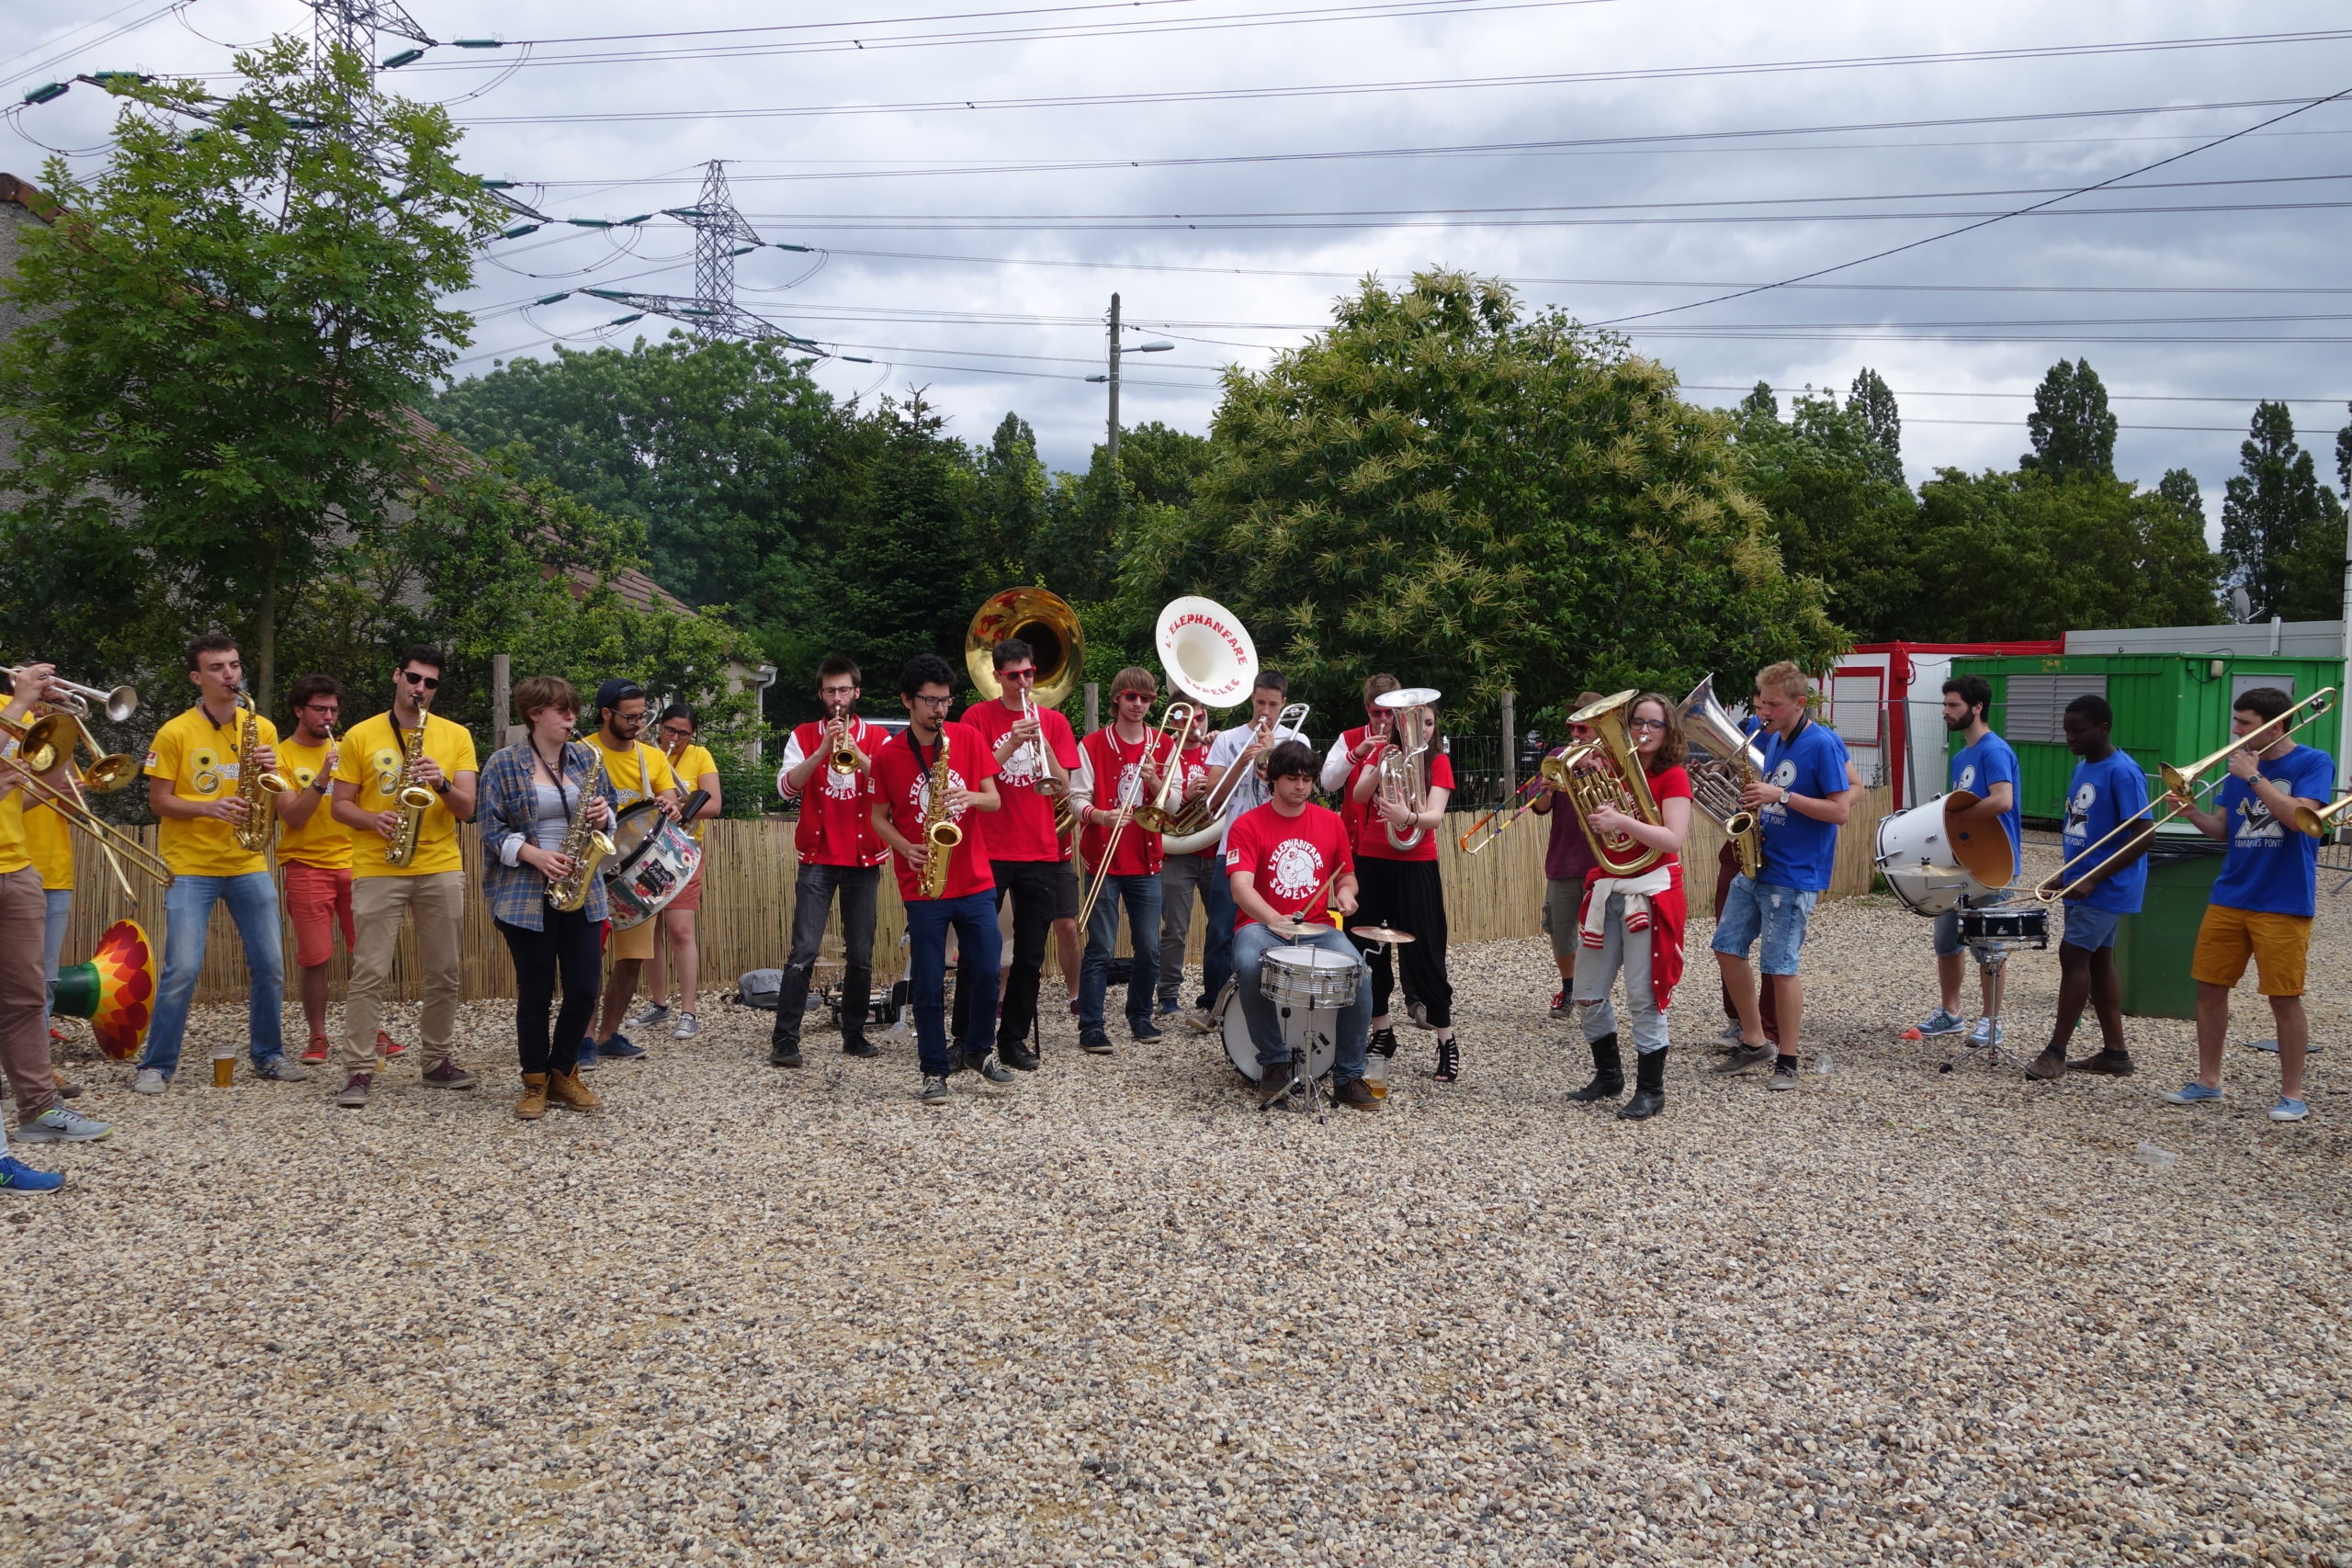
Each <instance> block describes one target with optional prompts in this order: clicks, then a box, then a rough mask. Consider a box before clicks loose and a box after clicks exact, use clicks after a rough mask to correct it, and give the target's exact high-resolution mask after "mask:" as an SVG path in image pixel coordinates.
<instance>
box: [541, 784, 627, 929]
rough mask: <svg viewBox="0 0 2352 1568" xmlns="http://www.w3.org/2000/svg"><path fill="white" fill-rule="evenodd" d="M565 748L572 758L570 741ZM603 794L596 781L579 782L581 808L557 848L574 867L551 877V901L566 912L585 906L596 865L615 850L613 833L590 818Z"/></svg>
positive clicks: (549, 880) (573, 816)
mask: <svg viewBox="0 0 2352 1568" xmlns="http://www.w3.org/2000/svg"><path fill="white" fill-rule="evenodd" d="M563 750H564V757H565V759H566V760H567V761H569V760H570V758H571V747H570V746H568V745H567V746H566V747H565V748H564V749H563ZM604 798H605V797H604V795H602V794H601V793H600V792H599V791H598V790H597V788H596V786H595V785H594V784H590V783H583V784H582V785H581V786H580V806H579V809H577V810H576V811H574V812H573V813H572V814H571V827H570V828H568V829H565V830H564V835H563V848H561V849H560V850H558V851H557V852H556V853H558V854H560V855H561V856H562V857H563V858H564V859H566V860H568V861H570V862H571V870H570V871H568V872H566V873H564V874H563V875H562V876H560V877H554V876H550V877H548V903H549V904H552V905H553V906H555V907H556V908H559V909H560V910H562V911H564V912H565V913H566V914H570V913H571V912H572V911H574V910H576V909H580V908H585V907H586V905H587V903H588V889H589V888H591V887H593V886H595V875H596V867H597V866H598V865H599V864H600V863H603V862H604V861H605V860H607V859H609V858H611V856H612V853H613V840H612V837H611V835H609V834H607V833H606V832H605V830H604V829H602V828H596V827H592V826H591V825H590V824H589V821H588V807H589V806H590V804H591V803H592V802H594V801H599V800H602V799H604Z"/></svg>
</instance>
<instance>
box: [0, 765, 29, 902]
mask: <svg viewBox="0 0 2352 1568" xmlns="http://www.w3.org/2000/svg"><path fill="white" fill-rule="evenodd" d="M15 751H16V743H15V742H14V741H10V742H9V743H8V746H7V747H6V751H5V752H0V754H5V755H14V754H15ZM9 782H11V783H14V782H15V778H14V775H13V774H12V775H10V781H9ZM24 799H25V792H24V791H22V790H14V791H11V792H10V793H9V795H8V797H7V798H6V800H0V876H6V875H7V874H9V873H10V872H12V871H23V870H24V869H25V868H26V867H28V866H29V865H31V864H32V863H33V862H32V857H31V856H30V855H28V854H27V853H26V852H25V813H24Z"/></svg>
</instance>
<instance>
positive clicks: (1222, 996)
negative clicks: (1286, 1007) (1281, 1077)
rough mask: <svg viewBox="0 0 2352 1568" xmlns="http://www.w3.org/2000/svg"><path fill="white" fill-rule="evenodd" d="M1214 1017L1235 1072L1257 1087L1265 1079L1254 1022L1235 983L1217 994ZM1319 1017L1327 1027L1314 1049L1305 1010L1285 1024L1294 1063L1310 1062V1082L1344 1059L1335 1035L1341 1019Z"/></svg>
mask: <svg viewBox="0 0 2352 1568" xmlns="http://www.w3.org/2000/svg"><path fill="white" fill-rule="evenodd" d="M1210 1017H1212V1018H1213V1019H1215V1020H1216V1026H1217V1028H1218V1030H1219V1031H1221V1032H1223V1033H1224V1035H1225V1055H1226V1059H1227V1061H1229V1062H1231V1063H1232V1064H1233V1070H1234V1071H1235V1072H1237V1073H1239V1074H1240V1075H1241V1076H1242V1077H1245V1078H1248V1079H1249V1080H1250V1082H1251V1083H1256V1082H1257V1081H1258V1079H1259V1077H1260V1076H1261V1069H1260V1068H1259V1066H1258V1047H1256V1046H1255V1045H1252V1044H1251V1043H1250V1018H1249V1015H1248V1014H1247V1013H1244V1012H1243V1011H1242V1010H1241V1002H1240V1000H1239V991H1238V989H1237V987H1235V985H1234V983H1233V982H1232V981H1230V980H1227V982H1226V983H1225V989H1224V990H1222V991H1219V992H1218V993H1217V996H1216V1007H1215V1008H1214V1009H1212V1010H1210ZM1317 1018H1318V1019H1320V1020H1322V1021H1324V1027H1323V1028H1322V1029H1321V1030H1319V1031H1317V1039H1316V1040H1315V1041H1314V1043H1312V1045H1310V1044H1309V1043H1308V1042H1307V1038H1306V1010H1305V1009H1303V1008H1301V1009H1295V1010H1293V1011H1292V1013H1291V1015H1290V1016H1289V1017H1288V1018H1285V1019H1283V1021H1282V1025H1283V1044H1285V1045H1287V1046H1289V1047H1290V1058H1291V1060H1292V1061H1294V1062H1295V1061H1297V1060H1299V1059H1300V1058H1301V1057H1304V1058H1305V1059H1306V1076H1307V1077H1309V1078H1319V1077H1322V1076H1323V1075H1324V1074H1325V1073H1328V1072H1329V1071H1330V1070H1331V1064H1332V1063H1334V1062H1336V1061H1338V1060H1339V1059H1340V1047H1339V1044H1338V1043H1337V1037H1336V1036H1335V1035H1334V1033H1333V1032H1332V1030H1333V1028H1334V1027H1335V1026H1336V1025H1337V1024H1338V1023H1339V1018H1338V1015H1337V1014H1333V1013H1318V1014H1317Z"/></svg>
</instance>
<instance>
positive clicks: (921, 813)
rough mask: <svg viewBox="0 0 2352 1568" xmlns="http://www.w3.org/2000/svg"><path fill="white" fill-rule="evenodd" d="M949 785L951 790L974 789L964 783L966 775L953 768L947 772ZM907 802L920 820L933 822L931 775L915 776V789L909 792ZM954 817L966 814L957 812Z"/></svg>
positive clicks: (927, 773)
mask: <svg viewBox="0 0 2352 1568" xmlns="http://www.w3.org/2000/svg"><path fill="white" fill-rule="evenodd" d="M947 783H948V784H949V786H950V787H951V788H955V789H959V790H968V789H970V788H971V787H972V786H971V785H969V784H966V783H965V782H964V775H963V774H962V773H957V772H956V769H955V768H954V767H953V766H950V767H949V768H948V770H947ZM907 801H908V804H910V805H911V806H912V807H914V808H915V814H916V818H917V819H918V820H920V821H925V822H928V821H929V820H931V774H930V773H929V772H928V771H925V772H923V773H919V774H917V775H916V776H915V783H914V787H913V788H912V789H910V790H909V791H908V792H907ZM953 815H954V817H956V818H960V817H962V816H963V815H964V812H963V811H962V810H957V811H956V812H955V813H954V814H953Z"/></svg>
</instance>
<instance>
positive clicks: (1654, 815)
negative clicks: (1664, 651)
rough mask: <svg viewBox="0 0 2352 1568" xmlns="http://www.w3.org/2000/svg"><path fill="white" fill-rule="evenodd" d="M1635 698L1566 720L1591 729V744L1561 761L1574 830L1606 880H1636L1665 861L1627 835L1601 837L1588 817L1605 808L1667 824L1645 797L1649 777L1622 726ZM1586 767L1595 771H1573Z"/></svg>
mask: <svg viewBox="0 0 2352 1568" xmlns="http://www.w3.org/2000/svg"><path fill="white" fill-rule="evenodd" d="M1639 695H1640V693H1639V692H1635V691H1632V690H1627V691H1623V692H1620V693H1618V694H1616V695H1615V696H1613V697H1603V698H1602V699H1601V700H1600V701H1599V702H1597V703H1595V704H1593V705H1591V706H1590V707H1588V708H1579V709H1577V711H1576V712H1575V713H1572V714H1570V715H1569V716H1568V722H1569V723H1570V724H1585V725H1590V726H1591V727H1592V732H1593V736H1594V739H1590V740H1588V741H1586V742H1585V743H1584V744H1583V745H1581V746H1577V747H1575V748H1572V749H1571V750H1569V752H1568V754H1567V755H1566V756H1565V757H1563V758H1562V759H1561V761H1562V762H1563V763H1564V764H1566V767H1567V770H1568V795H1567V799H1568V804H1569V805H1570V806H1571V807H1575V809H1576V814H1577V826H1578V827H1580V828H1582V829H1584V836H1585V841H1586V842H1588V843H1589V844H1590V845H1591V846H1592V858H1593V860H1594V861H1595V862H1596V863H1598V864H1599V865H1600V869H1601V870H1602V871H1604V872H1606V873H1608V874H1610V875H1611V876H1639V875H1640V874H1642V873H1643V872H1645V871H1647V870H1649V869H1650V867H1652V866H1654V865H1656V864H1657V863H1658V862H1660V861H1662V860H1664V859H1666V856H1667V852H1666V851H1664V850H1654V849H1652V848H1650V846H1649V845H1647V844H1645V843H1643V842H1642V841H1641V840H1639V839H1636V838H1634V836H1633V835H1632V834H1630V833H1604V832H1602V831H1601V830H1600V829H1598V828H1596V827H1594V826H1593V825H1592V814H1593V813H1594V812H1595V811H1597V810H1599V809H1600V807H1602V806H1604V805H1606V806H1613V807H1616V808H1617V809H1618V810H1619V811H1621V812H1623V813H1624V814H1625V815H1626V816H1628V817H1638V818H1641V819H1642V820H1643V821H1645V822H1648V823H1651V824H1653V825H1657V826H1663V825H1664V823H1665V821H1666V818H1665V817H1664V816H1663V815H1661V814H1660V813H1659V811H1658V808H1657V800H1656V799H1655V798H1653V797H1652V796H1651V795H1650V780H1649V774H1648V773H1647V772H1646V771H1645V769H1644V768H1643V767H1642V758H1641V753H1640V752H1638V751H1636V750H1634V742H1633V738H1632V735H1631V732H1630V731H1629V730H1628V729H1627V728H1626V726H1625V720H1626V718H1627V716H1629V715H1630V714H1631V712H1632V710H1633V706H1634V698H1635V697H1637V696H1639ZM1586 761H1593V762H1597V763H1599V766H1597V767H1580V766H1578V765H1577V764H1579V763H1582V762H1586Z"/></svg>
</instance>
